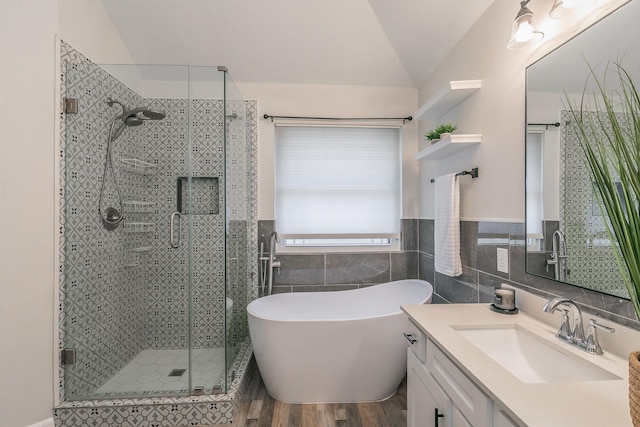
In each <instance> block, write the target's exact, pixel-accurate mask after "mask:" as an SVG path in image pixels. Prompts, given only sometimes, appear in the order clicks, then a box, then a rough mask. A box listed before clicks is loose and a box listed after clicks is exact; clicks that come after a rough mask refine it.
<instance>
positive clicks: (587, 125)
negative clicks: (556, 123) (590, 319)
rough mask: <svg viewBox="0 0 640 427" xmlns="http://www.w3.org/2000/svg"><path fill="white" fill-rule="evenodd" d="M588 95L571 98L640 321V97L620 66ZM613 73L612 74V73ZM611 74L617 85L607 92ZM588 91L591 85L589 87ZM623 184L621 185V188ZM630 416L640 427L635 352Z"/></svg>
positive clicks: (639, 356) (638, 355)
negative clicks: (575, 99)
mask: <svg viewBox="0 0 640 427" xmlns="http://www.w3.org/2000/svg"><path fill="white" fill-rule="evenodd" d="M589 69H590V78H592V79H593V80H594V81H595V83H596V85H597V89H596V91H595V93H593V94H591V95H587V94H586V90H585V91H584V92H583V96H582V98H581V101H580V105H575V104H574V103H573V102H572V100H571V98H570V97H569V96H568V95H565V98H566V100H567V103H568V105H569V112H570V117H571V120H570V122H571V123H570V126H571V129H573V130H574V131H575V132H576V133H577V136H578V139H579V141H580V146H581V147H582V149H583V153H584V159H585V163H586V165H587V167H588V169H589V171H590V176H591V179H592V181H593V187H594V190H595V191H594V193H595V195H596V199H598V205H599V207H600V210H601V212H602V215H603V216H605V215H606V216H607V217H608V219H609V221H608V222H607V221H606V220H605V221H604V222H605V224H606V226H607V232H608V234H609V240H610V242H611V246H612V247H613V249H614V253H615V257H616V261H617V263H618V267H619V269H620V272H621V274H622V277H623V278H624V282H625V285H626V287H627V290H628V291H629V297H630V298H631V302H632V303H633V307H634V308H635V312H636V316H637V317H638V319H640V301H639V300H638V299H639V297H640V206H639V201H640V170H639V169H638V167H639V165H640V96H639V95H638V91H637V90H636V86H635V84H634V82H633V77H632V76H631V74H630V73H629V72H628V71H627V70H626V69H625V68H623V67H622V66H621V65H620V64H618V63H616V64H613V65H612V66H610V67H607V69H606V70H605V72H604V75H603V76H602V79H599V78H598V76H597V75H596V73H595V71H594V69H593V68H591V67H589ZM608 74H609V75H608ZM610 74H613V75H614V77H615V78H614V80H615V81H616V83H617V85H616V86H617V87H616V88H615V89H613V90H611V89H609V88H607V85H606V82H608V77H610ZM585 88H586V85H585ZM618 183H619V184H618ZM629 412H630V415H631V419H632V422H633V425H634V427H640V351H634V352H631V353H630V354H629Z"/></svg>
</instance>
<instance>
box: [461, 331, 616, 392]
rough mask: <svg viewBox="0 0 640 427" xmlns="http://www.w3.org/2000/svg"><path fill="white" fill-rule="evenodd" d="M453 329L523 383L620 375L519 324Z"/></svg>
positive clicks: (612, 378) (589, 379) (583, 379)
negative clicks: (563, 348)
mask: <svg viewBox="0 0 640 427" xmlns="http://www.w3.org/2000/svg"><path fill="white" fill-rule="evenodd" d="M454 329H456V330H457V332H458V333H459V334H460V335H462V336H463V337H464V338H466V339H467V340H468V341H470V342H471V343H472V344H473V345H475V346H476V347H477V348H478V349H480V350H481V351H482V352H484V353H485V354H486V355H488V356H489V357H490V358H491V359H493V360H495V361H496V362H498V363H499V364H500V365H501V366H502V367H503V368H505V369H506V370H507V371H509V372H510V373H511V374H513V375H514V376H515V377H516V378H518V379H519V380H520V381H522V382H524V383H553V382H574V381H607V380H619V379H620V377H618V376H617V375H615V374H613V373H611V372H609V371H607V370H605V369H602V368H600V367H599V366H597V365H595V364H592V363H590V362H589V361H588V360H585V359H582V358H580V357H578V356H575V355H572V354H571V353H564V352H563V351H561V350H560V349H559V348H556V347H555V346H554V345H552V344H550V343H548V342H546V341H544V340H543V339H541V338H539V337H538V336H537V335H535V334H534V333H533V332H530V331H528V330H527V329H525V328H522V327H520V326H518V325H500V326H487V327H475V326H474V327H471V326H469V327H467V326H454ZM558 343H559V345H568V344H563V343H560V342H558Z"/></svg>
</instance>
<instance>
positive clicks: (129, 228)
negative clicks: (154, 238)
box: [122, 221, 155, 233]
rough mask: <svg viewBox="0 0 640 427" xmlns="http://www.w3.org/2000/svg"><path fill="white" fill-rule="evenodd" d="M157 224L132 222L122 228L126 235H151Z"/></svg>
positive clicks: (126, 223)
mask: <svg viewBox="0 0 640 427" xmlns="http://www.w3.org/2000/svg"><path fill="white" fill-rule="evenodd" d="M154 227H155V224H154V223H152V222H131V221H127V222H125V224H124V227H122V230H123V231H124V232H125V233H149V232H151V231H153V229H154Z"/></svg>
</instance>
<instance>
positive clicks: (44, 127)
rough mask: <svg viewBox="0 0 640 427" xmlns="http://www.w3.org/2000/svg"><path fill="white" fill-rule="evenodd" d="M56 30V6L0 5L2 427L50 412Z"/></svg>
mask: <svg viewBox="0 0 640 427" xmlns="http://www.w3.org/2000/svg"><path fill="white" fill-rule="evenodd" d="M56 31H57V6H56V2H52V1H50V0H10V1H3V2H0V40H2V42H0V58H2V65H1V66H0V93H1V94H2V102H0V223H1V224H2V225H3V226H2V244H1V245H0V325H1V326H0V343H1V344H0V345H1V346H2V348H1V350H0V378H1V380H0V425H3V426H23V425H29V424H32V423H35V422H38V421H41V420H44V419H47V418H50V417H51V415H52V414H51V407H52V403H53V400H52V399H53V358H52V355H53V337H52V333H53V324H52V319H53V289H54V271H55V265H54V256H53V247H54V237H55V231H54V228H55V226H54V215H53V213H54V191H55V187H54V180H53V176H54V170H53V168H54V163H53V159H54V158H55V157H56V156H55V150H54V139H53V129H54V119H55V114H54V83H55V81H56V78H55V74H54V60H55V56H54V48H55V33H56Z"/></svg>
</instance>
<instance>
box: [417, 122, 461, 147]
mask: <svg viewBox="0 0 640 427" xmlns="http://www.w3.org/2000/svg"><path fill="white" fill-rule="evenodd" d="M456 129H458V126H456V125H454V124H453V123H442V124H440V125H438V126H437V127H436V128H435V129H434V130H430V131H429V132H427V133H426V134H425V135H424V137H425V138H427V139H428V140H429V141H431V143H432V144H435V143H436V142H438V141H440V140H441V139H443V138H446V137H447V136H449V135H450V134H451V132H453V131H454V130H456Z"/></svg>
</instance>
